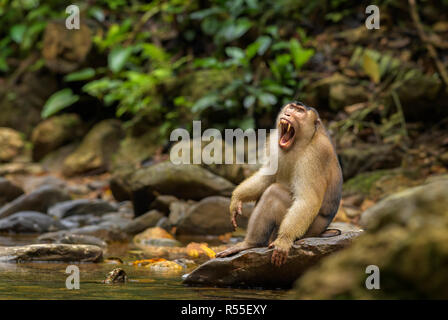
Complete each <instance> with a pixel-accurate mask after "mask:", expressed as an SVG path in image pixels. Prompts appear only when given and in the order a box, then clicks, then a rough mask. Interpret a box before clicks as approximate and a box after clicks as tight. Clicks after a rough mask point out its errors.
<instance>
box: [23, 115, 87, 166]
mask: <svg viewBox="0 0 448 320" xmlns="http://www.w3.org/2000/svg"><path fill="white" fill-rule="evenodd" d="M82 134H83V125H82V121H81V118H80V117H79V116H78V115H77V114H73V113H71V114H62V115H58V116H54V117H51V118H49V119H47V120H44V121H43V122H41V123H39V124H38V125H37V126H36V127H35V128H34V130H33V132H32V134H31V142H32V143H33V160H34V161H40V160H41V159H42V158H43V157H44V156H45V155H47V154H49V153H50V152H51V151H54V150H56V149H57V148H59V147H61V146H63V145H64V144H67V143H68V142H71V141H73V140H75V139H77V138H80V137H81V135H82Z"/></svg>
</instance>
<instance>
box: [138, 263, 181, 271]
mask: <svg viewBox="0 0 448 320" xmlns="http://www.w3.org/2000/svg"><path fill="white" fill-rule="evenodd" d="M145 268H148V269H150V270H151V271H154V272H161V273H166V272H180V271H182V270H183V269H184V267H183V266H182V265H181V264H179V263H176V262H174V261H158V262H154V263H150V264H148V265H147V266H146V267H145Z"/></svg>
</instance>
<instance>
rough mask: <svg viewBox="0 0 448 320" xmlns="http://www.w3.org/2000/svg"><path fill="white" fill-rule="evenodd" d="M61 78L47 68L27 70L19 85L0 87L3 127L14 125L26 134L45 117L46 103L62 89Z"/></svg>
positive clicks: (1, 121)
mask: <svg viewBox="0 0 448 320" xmlns="http://www.w3.org/2000/svg"><path fill="white" fill-rule="evenodd" d="M58 83H59V82H58V80H57V78H56V77H55V75H54V74H51V73H50V72H48V71H47V70H44V68H41V69H40V70H39V71H37V72H30V71H29V70H27V72H24V73H23V75H22V76H21V77H20V81H19V83H18V84H17V85H13V86H6V85H2V86H1V87H0V106H1V107H0V127H8V128H14V129H15V130H17V131H20V132H23V133H24V134H25V135H26V136H29V135H30V134H31V131H32V129H33V128H34V126H35V125H37V124H38V123H39V122H40V121H41V120H42V118H41V116H40V115H41V111H42V107H43V106H44V104H45V101H46V100H47V99H48V97H49V96H50V95H51V94H53V93H54V92H56V91H57V90H58Z"/></svg>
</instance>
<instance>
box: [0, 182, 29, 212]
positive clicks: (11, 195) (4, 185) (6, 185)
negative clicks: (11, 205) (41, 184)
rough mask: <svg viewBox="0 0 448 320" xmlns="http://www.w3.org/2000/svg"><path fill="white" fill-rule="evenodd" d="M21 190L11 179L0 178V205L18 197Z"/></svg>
mask: <svg viewBox="0 0 448 320" xmlns="http://www.w3.org/2000/svg"><path fill="white" fill-rule="evenodd" d="M22 194H23V190H22V189H21V188H20V187H18V186H16V185H15V184H14V183H12V182H11V181H9V180H7V179H5V178H0V207H1V206H3V205H5V204H6V203H8V202H10V201H12V200H14V199H16V198H18V197H20V196H21V195H22Z"/></svg>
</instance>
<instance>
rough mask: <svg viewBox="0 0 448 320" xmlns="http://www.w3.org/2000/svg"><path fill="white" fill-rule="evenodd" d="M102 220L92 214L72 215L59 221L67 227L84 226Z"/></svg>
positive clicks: (98, 222) (96, 223)
mask: <svg viewBox="0 0 448 320" xmlns="http://www.w3.org/2000/svg"><path fill="white" fill-rule="evenodd" d="M102 221H103V219H102V217H99V216H96V215H93V214H82V215H74V216H70V217H68V218H65V219H61V223H62V224H63V225H64V226H66V227H67V229H74V228H81V227H85V226H91V225H98V224H100V223H101V222H102Z"/></svg>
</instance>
